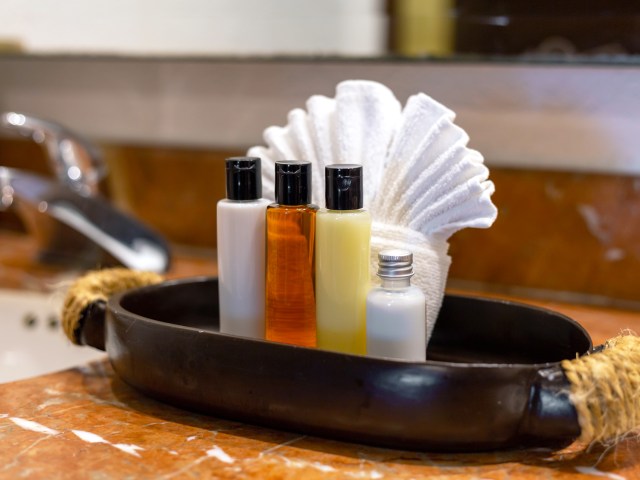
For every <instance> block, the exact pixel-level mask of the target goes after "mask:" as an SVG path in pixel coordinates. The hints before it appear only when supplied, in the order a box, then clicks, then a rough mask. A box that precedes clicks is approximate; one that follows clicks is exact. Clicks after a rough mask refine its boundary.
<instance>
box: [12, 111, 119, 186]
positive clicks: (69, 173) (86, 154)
mask: <svg viewBox="0 0 640 480" xmlns="http://www.w3.org/2000/svg"><path fill="white" fill-rule="evenodd" d="M0 126H2V127H4V128H5V129H8V130H12V131H15V132H16V133H19V134H20V135H22V136H24V137H27V138H30V139H32V140H33V141H34V142H36V143H40V144H42V145H43V146H44V147H45V148H46V150H47V154H48V159H49V163H50V165H51V169H52V170H53V172H54V173H55V174H56V176H57V178H58V180H59V181H60V182H62V183H65V184H67V185H68V186H69V187H71V188H72V189H73V190H76V191H77V192H79V193H81V194H83V195H95V194H97V193H98V184H99V182H100V180H101V179H102V178H103V177H104V176H105V175H106V173H107V169H106V167H105V164H104V162H103V160H102V155H101V153H100V151H99V150H98V149H97V148H96V147H95V146H94V145H93V144H92V143H91V142H89V141H88V140H86V139H85V138H83V137H82V136H80V135H78V134H77V133H75V132H72V131H70V130H69V129H67V128H65V127H64V126H62V125H59V124H57V123H55V122H51V121H48V120H42V119H40V118H36V117H32V116H30V115H26V114H24V113H18V112H5V113H2V114H0Z"/></svg>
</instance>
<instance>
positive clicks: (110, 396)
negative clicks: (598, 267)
mask: <svg viewBox="0 0 640 480" xmlns="http://www.w3.org/2000/svg"><path fill="white" fill-rule="evenodd" d="M3 238H4V237H3ZM0 250H1V248H0ZM27 250H28V249H26V250H25V258H26V257H27V255H26V253H28V252H27ZM0 253H1V252H0ZM14 253H15V250H14ZM24 267H25V265H24V264H16V267H15V270H14V271H13V274H12V275H13V277H12V276H11V275H9V277H11V278H13V279H14V280H16V281H17V280H18V279H17V277H16V276H15V273H16V272H24V271H25V270H24ZM214 268H215V267H214V266H213V262H212V261H211V260H207V259H206V258H205V259H203V258H200V259H199V260H198V259H197V258H196V257H193V258H190V257H188V256H186V255H180V256H179V258H177V261H176V263H175V264H174V267H173V268H172V271H171V272H170V274H169V276H171V277H181V276H191V275H197V274H206V273H211V271H212V269H214ZM29 272H30V275H31V276H33V275H35V273H34V272H35V271H34V270H30V271H29ZM2 273H3V275H0V277H2V280H3V281H4V282H5V284H6V283H7V282H8V281H7V278H8V277H7V271H5V272H2ZM40 273H42V275H43V276H46V275H48V273H47V272H40ZM38 277H40V274H38ZM9 283H10V282H9ZM519 300H523V299H519ZM525 301H527V300H525ZM528 302H529V303H533V304H536V305H541V306H544V307H547V308H551V309H554V310H557V311H560V312H562V313H565V314H567V315H568V316H570V317H572V318H574V319H575V320H577V321H578V322H580V323H581V324H582V325H584V326H585V327H586V328H587V330H588V331H589V333H590V334H591V336H592V338H593V341H594V344H600V343H602V342H603V341H604V340H605V339H606V338H609V337H612V336H615V335H616V334H618V333H619V332H620V331H621V330H623V329H626V328H631V329H637V327H636V325H638V324H639V322H640V312H629V311H621V310H613V309H601V308H595V307H587V306H580V305H570V304H561V303H552V302H543V301H532V300H531V301H528ZM469 401H473V399H469ZM327 408H331V406H330V405H328V406H327ZM0 444H1V445H2V449H0V477H1V478H19V477H21V476H25V477H28V478H51V479H54V478H101V479H110V478H113V479H120V478H190V477H198V478H221V479H225V478H229V479H231V478H261V479H282V478H285V479H286V478H291V479H297V478H305V479H314V478H347V479H349V478H354V479H383V478H389V479H404V478H406V479H408V478H427V477H434V476H439V475H442V476H447V477H452V478H492V479H496V478H510V477H513V478H521V479H538V478H595V477H596V476H600V477H603V478H610V479H623V478H624V479H636V478H639V479H640V443H639V442H638V440H636V439H633V438H628V439H626V440H625V441H623V442H622V443H620V444H618V445H617V446H616V447H613V448H609V449H606V448H604V447H601V446H594V447H592V448H591V449H590V451H589V452H588V453H583V452H582V449H581V445H579V444H574V445H572V446H570V447H569V448H567V449H565V450H563V451H560V452H553V451H549V450H541V449H535V450H522V451H507V452H498V453H482V454H432V453H423V452H411V451H400V450H390V449H383V448H375V447H369V446H365V445H359V444H352V443H345V442H339V441H333V440H328V439H322V438H317V437H313V436H307V435H301V434H299V433H292V432H286V431H278V430H273V429H268V428H262V427H258V426H254V425H249V424H243V423H239V422H236V421H231V420H226V419H222V418H217V417H210V416H204V415H198V414H195V413H191V412H188V411H183V410H180V409H177V408H173V407H170V406H167V405H164V404H162V403H159V402H156V401H154V400H151V399H149V398H147V397H145V396H143V395H142V394H139V393H137V392H136V391H135V390H133V389H132V388H130V387H128V386H127V385H126V384H125V383H124V382H122V381H121V380H120V379H119V378H118V377H117V376H116V375H115V374H114V372H113V370H112V369H111V366H110V365H109V363H108V361H106V360H104V361H98V362H95V363H90V364H85V365H80V366H78V367H76V368H73V369H70V370H65V371H62V372H58V373H54V374H50V375H45V376H40V377H36V378H31V379H27V380H22V381H18V382H13V383H9V384H5V385H2V386H0Z"/></svg>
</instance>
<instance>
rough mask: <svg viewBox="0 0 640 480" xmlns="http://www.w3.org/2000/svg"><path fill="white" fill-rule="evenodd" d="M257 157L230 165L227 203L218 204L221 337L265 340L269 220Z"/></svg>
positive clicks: (232, 160) (231, 160) (236, 159)
mask: <svg viewBox="0 0 640 480" xmlns="http://www.w3.org/2000/svg"><path fill="white" fill-rule="evenodd" d="M260 167H261V166H260V159H259V158H257V157H232V158H228V159H227V160H226V177H227V198H226V199H224V200H220V201H219V202H218V208H217V216H218V220H217V224H218V288H219V299H220V332H222V333H229V334H232V335H240V336H245V337H253V338H260V339H263V338H264V336H265V324H264V279H265V240H264V239H265V215H266V213H265V212H266V209H267V205H269V203H271V202H269V201H268V200H267V199H264V198H261V197H262V172H261V168H260Z"/></svg>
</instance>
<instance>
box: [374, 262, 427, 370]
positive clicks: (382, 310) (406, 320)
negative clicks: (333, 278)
mask: <svg viewBox="0 0 640 480" xmlns="http://www.w3.org/2000/svg"><path fill="white" fill-rule="evenodd" d="M412 276H413V254H412V253H411V252H409V251H407V250H401V249H389V250H382V251H381V252H380V253H379V254H378V277H380V280H381V285H380V286H379V287H375V288H372V289H371V290H370V291H369V294H368V295H367V355H368V356H371V357H383V358H393V359H398V360H406V361H412V362H424V361H425V360H426V354H427V345H426V308H425V296H424V293H422V290H420V288H418V287H416V286H413V285H411V277H412Z"/></svg>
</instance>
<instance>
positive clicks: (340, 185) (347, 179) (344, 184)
mask: <svg viewBox="0 0 640 480" xmlns="http://www.w3.org/2000/svg"><path fill="white" fill-rule="evenodd" d="M324 180H325V182H324V192H325V200H326V204H327V208H328V209H329V210H358V209H360V208H362V206H363V198H362V165H356V164H352V163H337V164H334V165H327V166H326V167H325V170H324Z"/></svg>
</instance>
